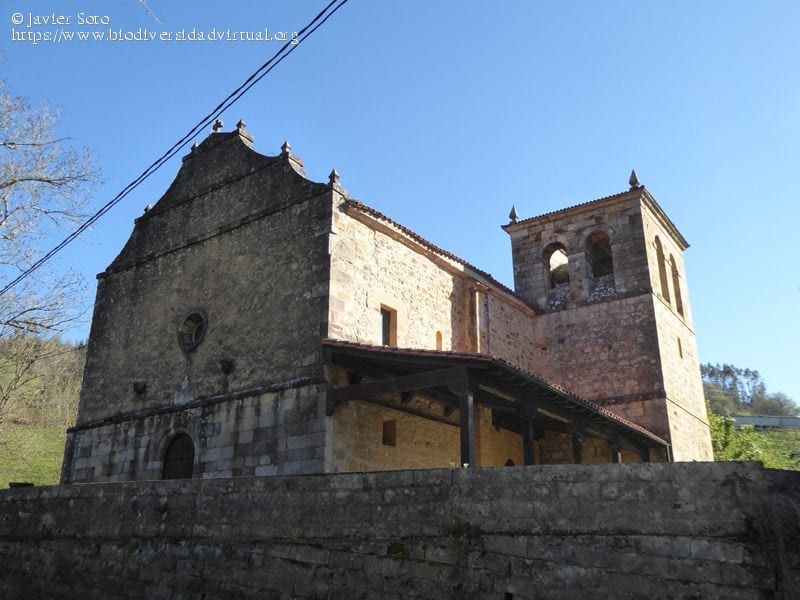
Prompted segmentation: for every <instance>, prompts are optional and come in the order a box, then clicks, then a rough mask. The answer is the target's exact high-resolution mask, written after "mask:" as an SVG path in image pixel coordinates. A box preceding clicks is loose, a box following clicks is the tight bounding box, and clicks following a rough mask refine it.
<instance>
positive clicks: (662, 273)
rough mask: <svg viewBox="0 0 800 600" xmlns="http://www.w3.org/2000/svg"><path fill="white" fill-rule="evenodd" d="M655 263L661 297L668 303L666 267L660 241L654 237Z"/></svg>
mask: <svg viewBox="0 0 800 600" xmlns="http://www.w3.org/2000/svg"><path fill="white" fill-rule="evenodd" d="M656 261H658V279H659V280H660V281H661V297H662V298H664V300H666V301H667V302H668V303H669V283H668V282H667V265H666V259H665V258H664V248H663V247H662V246H661V240H660V239H658V236H656Z"/></svg>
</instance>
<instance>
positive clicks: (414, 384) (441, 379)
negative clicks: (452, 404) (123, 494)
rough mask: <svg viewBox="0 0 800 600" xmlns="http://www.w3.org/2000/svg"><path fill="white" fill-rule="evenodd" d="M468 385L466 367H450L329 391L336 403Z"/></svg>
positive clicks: (332, 400)
mask: <svg viewBox="0 0 800 600" xmlns="http://www.w3.org/2000/svg"><path fill="white" fill-rule="evenodd" d="M466 385H467V369H466V367H450V368H448V369H436V370H435V371H423V372H422V373H414V374H413V375H403V376H400V377H393V378H391V379H381V380H379V381H371V382H369V383H361V384H359V385H350V386H344V387H338V388H334V389H332V390H330V392H328V395H329V401H330V402H332V403H333V404H334V405H336V404H340V403H341V402H346V401H347V400H358V399H365V398H370V397H372V396H378V395H380V394H389V393H402V392H412V391H414V390H424V389H426V388H431V387H436V386H447V387H449V386H464V387H466Z"/></svg>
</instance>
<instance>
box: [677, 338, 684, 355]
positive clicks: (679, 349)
mask: <svg viewBox="0 0 800 600" xmlns="http://www.w3.org/2000/svg"><path fill="white" fill-rule="evenodd" d="M678 356H679V357H680V358H683V346H682V345H681V338H678Z"/></svg>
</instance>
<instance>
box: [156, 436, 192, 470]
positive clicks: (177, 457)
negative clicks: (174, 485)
mask: <svg viewBox="0 0 800 600" xmlns="http://www.w3.org/2000/svg"><path fill="white" fill-rule="evenodd" d="M193 469H194V443H192V438H190V437H189V436H188V435H186V434H185V433H180V434H178V435H176V436H175V437H174V438H173V439H172V441H171V442H170V443H169V446H167V450H166V452H164V470H163V472H162V477H161V478H162V479H191V477H192V471H193Z"/></svg>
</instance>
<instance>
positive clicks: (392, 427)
mask: <svg viewBox="0 0 800 600" xmlns="http://www.w3.org/2000/svg"><path fill="white" fill-rule="evenodd" d="M383 445H384V446H397V421H395V420H394V419H392V420H391V421H384V422H383Z"/></svg>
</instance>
